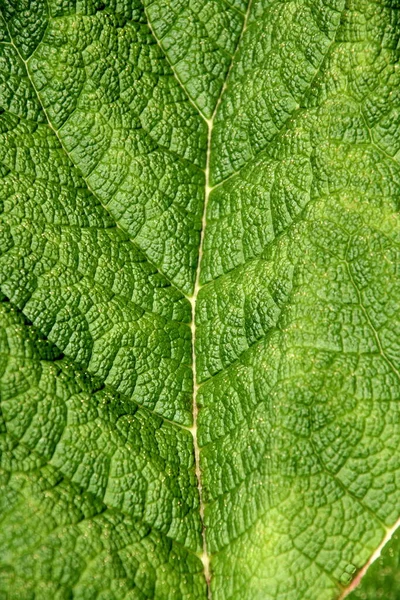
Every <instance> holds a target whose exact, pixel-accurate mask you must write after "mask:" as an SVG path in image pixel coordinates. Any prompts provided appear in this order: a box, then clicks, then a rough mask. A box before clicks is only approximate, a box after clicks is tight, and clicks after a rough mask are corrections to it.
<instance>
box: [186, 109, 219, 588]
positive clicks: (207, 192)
mask: <svg viewBox="0 0 400 600" xmlns="http://www.w3.org/2000/svg"><path fill="white" fill-rule="evenodd" d="M214 116H215V111H214V114H213V116H212V118H211V119H209V120H207V121H206V122H207V125H208V138H207V160H206V168H205V194H204V208H203V216H202V222H201V234H200V247H199V258H198V263H197V271H196V281H195V284H194V291H193V295H192V296H191V297H190V298H189V300H190V303H191V305H192V323H191V330H192V364H193V426H192V427H191V428H190V431H191V433H192V436H193V445H194V456H195V465H196V478H197V487H198V490H199V501H200V519H201V523H202V538H203V553H202V555H201V557H200V558H201V561H202V563H203V566H204V576H205V579H206V582H207V590H208V597H209V598H211V589H210V579H211V571H210V557H209V555H208V552H207V540H206V531H205V525H204V501H203V486H202V482H201V470H200V447H199V443H198V439H197V418H198V412H199V409H198V406H197V394H198V391H199V383H198V382H197V369H196V301H197V296H198V294H199V291H200V287H201V286H200V265H201V259H202V255H203V245H204V235H205V230H206V212H207V204H208V199H209V197H210V192H211V189H212V188H211V187H210V155H211V134H212V128H213V122H214Z"/></svg>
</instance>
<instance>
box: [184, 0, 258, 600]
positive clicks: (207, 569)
mask: <svg viewBox="0 0 400 600" xmlns="http://www.w3.org/2000/svg"><path fill="white" fill-rule="evenodd" d="M251 4H252V0H249V2H248V5H247V10H246V14H245V17H244V20H243V28H242V31H241V33H240V36H239V39H238V42H237V45H236V49H235V52H234V54H233V56H232V60H231V64H230V66H229V69H228V73H227V76H226V79H225V83H224V85H223V86H222V89H221V93H220V95H219V98H218V101H217V103H216V106H215V109H214V112H213V114H212V117H211V119H206V118H205V117H204V116H203V118H204V120H205V122H206V123H207V126H208V136H207V158H206V168H205V193H204V207H203V216H202V222H201V234H200V247H199V257H198V263H197V270H196V280H195V285H194V291H193V295H192V296H191V297H190V298H189V301H190V303H191V306H192V322H191V330H192V364H193V425H192V427H191V428H190V432H191V434H192V436H193V445H194V456H195V469H196V478H197V487H198V490H199V502H200V520H201V524H202V538H203V552H202V554H201V556H200V558H201V561H202V563H203V567H204V577H205V579H206V582H207V594H208V598H209V600H211V587H210V581H211V569H210V555H209V554H208V551H207V539H206V526H205V522H204V498H203V495H204V494H203V484H202V478H201V467H200V446H199V442H198V436H197V430H198V426H197V421H198V414H199V408H198V404H197V395H198V391H199V387H200V384H199V383H198V381H197V369H196V302H197V296H198V295H199V291H200V288H201V285H200V269H201V259H202V256H203V247H204V237H205V230H206V215H207V205H208V201H209V198H210V194H211V192H212V190H213V187H211V186H210V158H211V137H212V131H213V126H214V119H215V116H216V114H217V111H218V108H219V105H220V104H221V100H222V96H223V95H224V92H225V89H226V87H227V85H228V80H229V75H230V72H231V69H232V66H233V63H234V58H235V55H236V52H237V49H238V47H239V45H240V42H241V40H242V38H243V34H244V32H245V31H246V28H247V22H248V18H249V14H250V9H251ZM215 187H217V186H215Z"/></svg>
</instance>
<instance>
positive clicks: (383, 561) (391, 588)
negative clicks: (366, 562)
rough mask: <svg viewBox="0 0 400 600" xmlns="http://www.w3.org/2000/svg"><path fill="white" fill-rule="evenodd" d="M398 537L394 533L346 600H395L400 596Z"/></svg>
mask: <svg viewBox="0 0 400 600" xmlns="http://www.w3.org/2000/svg"><path fill="white" fill-rule="evenodd" d="M399 556H400V554H399V535H398V533H396V534H395V535H394V536H393V538H392V539H391V540H390V542H388V544H387V546H385V548H384V549H383V551H382V554H381V555H380V556H379V557H378V558H377V559H376V561H375V562H374V563H373V564H372V565H371V567H370V568H369V570H368V572H367V574H366V575H365V576H364V577H363V579H362V581H361V584H360V586H359V587H357V588H356V589H355V590H354V592H352V593H351V594H350V595H349V596H347V598H348V600H380V599H381V600H383V599H384V600H397V598H398V597H399V594H400V563H399Z"/></svg>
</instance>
